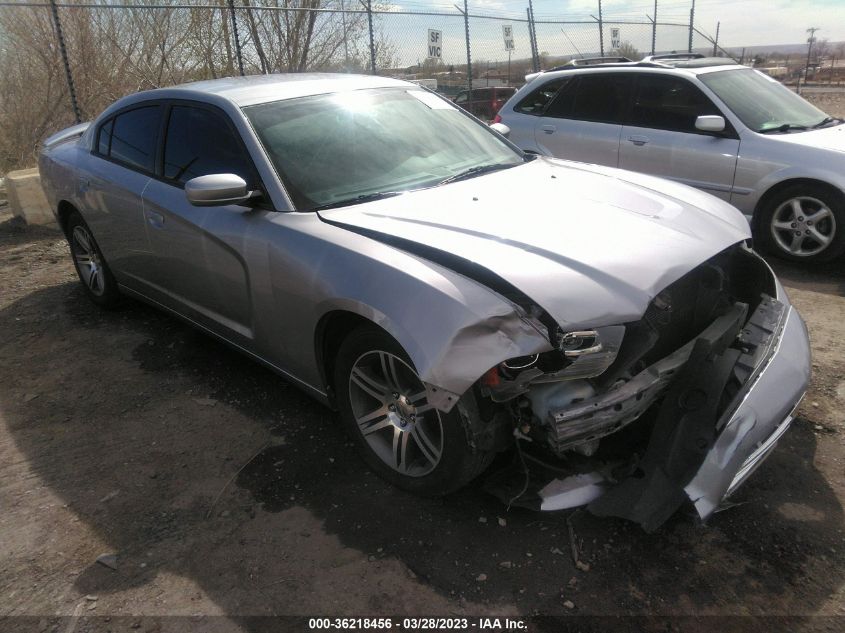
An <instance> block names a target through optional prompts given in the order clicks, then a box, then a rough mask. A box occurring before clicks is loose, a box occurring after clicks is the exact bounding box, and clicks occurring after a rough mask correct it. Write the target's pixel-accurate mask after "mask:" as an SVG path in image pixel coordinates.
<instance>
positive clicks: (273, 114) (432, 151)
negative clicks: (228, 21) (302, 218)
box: [244, 88, 524, 210]
mask: <svg viewBox="0 0 845 633" xmlns="http://www.w3.org/2000/svg"><path fill="white" fill-rule="evenodd" d="M244 112H245V113H246V115H247V117H248V118H249V120H250V121H251V122H252V125H253V127H254V128H255V131H256V133H257V134H258V137H259V138H260V139H261V142H262V143H263V145H264V148H265V150H266V151H267V154H268V155H269V157H270V160H271V161H272V162H273V165H274V166H275V168H276V170H277V172H278V174H279V177H280V178H281V179H282V182H283V183H284V184H285V186H286V187H287V190H288V193H289V194H290V196H291V198H292V199H293V202H294V204H295V205H296V207H297V208H298V209H300V210H306V209H316V208H319V207H325V206H342V205H343V204H354V203H356V202H361V201H363V200H366V199H374V198H377V197H384V196H387V195H391V194H394V195H395V194H396V193H401V192H404V191H410V190H412V189H420V188H423V187H430V186H434V185H436V184H438V183H441V182H442V181H444V180H456V179H458V178H460V177H471V176H473V175H475V174H481V173H485V172H486V171H491V170H493V169H497V168H505V167H510V166H513V165H517V164H520V163H522V162H523V161H524V159H523V156H522V155H521V154H520V153H519V152H517V151H516V150H514V149H513V148H512V147H511V146H509V145H508V144H507V143H505V142H504V141H503V140H501V139H500V138H499V137H498V136H496V135H495V134H493V133H491V132H490V131H489V130H488V129H487V128H486V127H485V126H484V125H481V124H479V123H478V122H476V121H474V120H473V119H471V118H470V117H468V116H466V115H465V114H463V113H462V112H461V111H460V110H458V109H457V108H455V106H453V105H452V104H450V103H449V102H448V101H446V100H444V99H441V98H440V97H438V96H437V95H435V94H432V93H430V92H427V91H425V90H421V89H405V88H387V89H384V88H382V89H370V90H356V91H354V92H341V93H334V94H326V95H316V96H311V97H300V98H296V99H288V100H284V101H276V102H272V103H263V104H260V105H255V106H249V107H246V108H244Z"/></svg>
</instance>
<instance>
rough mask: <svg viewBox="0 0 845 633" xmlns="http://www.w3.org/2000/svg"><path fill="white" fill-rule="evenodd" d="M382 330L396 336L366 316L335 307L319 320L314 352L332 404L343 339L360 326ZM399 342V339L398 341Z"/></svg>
mask: <svg viewBox="0 0 845 633" xmlns="http://www.w3.org/2000/svg"><path fill="white" fill-rule="evenodd" d="M364 326H367V327H373V328H375V329H378V330H381V331H382V332H384V333H385V334H387V335H388V336H390V337H391V338H392V339H394V340H396V337H395V336H394V335H393V334H391V333H390V332H388V331H387V330H385V329H384V328H383V327H381V326H380V325H378V324H377V323H376V322H375V321H373V320H372V319H370V318H367V317H366V316H364V315H362V314H360V313H357V312H352V311H351V310H345V309H335V310H331V311H329V312H327V313H326V314H324V315H323V316H322V317H320V320H319V321H318V322H317V326H316V328H315V330H314V354H315V358H316V359H317V365H318V368H319V371H320V378H321V380H322V382H323V384H324V385H325V386H326V394H327V396H328V399H329V402H330V404H331V405H332V406H333V407H334V406H335V394H334V385H333V382H334V380H333V376H334V370H335V361H336V359H337V351H338V349H339V348H340V346H341V344H342V343H343V341H344V340H345V339H346V338H347V337H348V336H349V335H350V334H351V333H352V332H353V331H355V330H356V329H358V328H360V327H364ZM397 343H398V341H397Z"/></svg>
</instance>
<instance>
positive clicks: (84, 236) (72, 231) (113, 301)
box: [66, 211, 120, 308]
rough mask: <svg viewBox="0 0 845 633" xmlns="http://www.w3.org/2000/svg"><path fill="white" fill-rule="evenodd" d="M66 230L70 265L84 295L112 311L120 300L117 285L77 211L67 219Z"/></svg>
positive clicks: (89, 230) (92, 236)
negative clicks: (83, 290) (71, 258)
mask: <svg viewBox="0 0 845 633" xmlns="http://www.w3.org/2000/svg"><path fill="white" fill-rule="evenodd" d="M66 228H67V240H68V244H69V245H70V254H71V257H73V265H74V268H76V274H77V275H79V281H80V282H82V287H83V288H85V294H87V295H88V298H89V299H91V301H93V302H94V303H96V304H97V305H99V306H102V307H104V308H113V307H115V306H116V305H117V303H118V301H119V300H120V291H119V290H118V289H117V281H115V279H114V276H113V275H112V273H111V270H109V267H108V264H107V263H106V260H105V258H104V257H103V254H102V252H101V251H100V247H99V246H98V245H97V241H96V240H95V239H94V235H93V234H92V233H91V229H89V228H88V225H87V224H86V223H85V220H83V219H82V216H81V215H80V214H79V212H78V211H73V212H72V213H71V214H70V215H69V216H68V219H67V225H66Z"/></svg>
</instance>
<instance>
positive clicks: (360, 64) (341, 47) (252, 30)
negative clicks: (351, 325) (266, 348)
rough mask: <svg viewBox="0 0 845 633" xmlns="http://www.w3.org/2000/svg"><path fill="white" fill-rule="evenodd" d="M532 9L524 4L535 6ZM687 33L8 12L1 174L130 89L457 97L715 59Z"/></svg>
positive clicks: (235, 4) (71, 6)
mask: <svg viewBox="0 0 845 633" xmlns="http://www.w3.org/2000/svg"><path fill="white" fill-rule="evenodd" d="M526 8H527V7H526ZM713 48H714V45H713V42H712V40H710V39H709V38H708V37H706V36H704V35H703V34H702V33H701V32H699V31H698V30H697V29H695V28H692V26H691V25H690V24H670V23H658V24H654V23H653V22H644V23H636V22H618V21H612V20H604V21H601V22H599V21H597V20H596V21H592V22H583V21H580V22H579V21H567V20H564V19H561V20H549V19H547V18H544V19H542V20H533V19H532V15H531V14H530V12H529V11H526V15H525V17H516V16H515V15H514V14H512V13H511V14H509V16H497V15H478V14H475V13H473V12H472V11H471V10H470V11H467V9H466V4H464V5H463V7H461V6H459V5H455V8H454V9H453V10H445V11H437V12H435V11H407V10H402V9H400V8H399V7H397V6H392V5H389V4H384V3H383V2H381V0H378V1H373V0H358V3H357V4H355V2H354V0H182V1H178V0H158V1H156V0H135V1H124V2H121V1H120V0H91V1H77V2H69V1H59V0H41V1H37V0H36V1H29V0H20V1H18V2H4V1H0V112H2V117H0V173H3V172H5V171H6V170H8V169H11V168H14V167H18V166H22V165H26V164H31V162H32V159H33V155H34V152H35V147H36V144H37V142H38V141H39V140H40V139H42V138H44V136H46V135H47V134H49V133H51V132H54V131H56V130H58V129H61V128H62V127H65V126H67V125H70V124H72V123H73V122H74V121H81V120H86V119H89V118H91V117H93V116H95V115H96V114H97V113H98V112H100V111H101V110H102V109H103V108H104V107H105V106H106V105H108V104H109V103H111V102H112V101H114V100H115V99H117V98H119V97H121V96H123V95H125V94H129V93H132V92H136V91H139V90H145V89H149V88H156V87H160V86H167V85H173V84H178V83H184V82H187V81H195V80H201V79H211V78H218V77H226V76H233V75H238V74H247V75H249V74H260V73H272V72H304V71H332V72H361V73H378V74H382V75H390V76H396V77H402V78H408V79H411V80H417V81H422V82H424V83H425V84H426V85H429V86H431V87H433V88H435V89H437V90H439V91H440V92H443V93H444V94H448V95H452V94H455V93H457V92H458V91H459V90H461V89H463V88H470V87H472V86H497V85H521V84H522V83H523V81H524V77H525V74H526V73H528V72H532V71H533V70H537V69H540V68H549V67H552V66H555V65H559V64H561V63H564V62H566V61H567V60H569V59H572V58H573V57H593V56H598V55H625V56H627V57H630V58H632V59H639V58H641V57H642V56H643V55H646V54H650V53H652V52H658V53H659V52H669V51H687V50H688V49H689V50H694V51H701V52H712V50H713Z"/></svg>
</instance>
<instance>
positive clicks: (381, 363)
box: [334, 327, 494, 496]
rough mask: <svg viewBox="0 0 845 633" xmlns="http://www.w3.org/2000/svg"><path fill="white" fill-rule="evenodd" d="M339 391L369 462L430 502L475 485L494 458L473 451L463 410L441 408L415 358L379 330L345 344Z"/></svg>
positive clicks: (347, 423)
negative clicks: (433, 403)
mask: <svg viewBox="0 0 845 633" xmlns="http://www.w3.org/2000/svg"><path fill="white" fill-rule="evenodd" d="M334 386H335V391H336V393H337V403H338V406H339V409H340V418H341V421H342V424H343V425H344V427H345V428H346V431H347V432H348V433H349V435H350V437H351V438H352V439H353V441H354V442H355V445H356V447H357V449H358V451H359V452H360V453H361V456H362V457H363V458H364V461H365V462H367V464H368V465H369V466H370V468H372V469H373V470H374V471H375V472H376V474H378V475H379V476H380V477H382V478H383V479H385V480H387V481H388V482H390V483H392V484H393V485H395V486H397V487H399V488H402V489H404V490H408V491H410V492H414V493H417V494H421V495H426V496H437V495H443V494H446V493H449V492H452V491H454V490H457V489H458V488H461V487H462V486H464V485H466V484H467V483H469V482H470V481H471V480H472V479H474V478H475V477H477V476H478V475H480V474H481V473H482V472H483V471H484V469H486V468H487V466H489V464H490V462H491V461H492V458H493V456H494V454H493V453H491V452H487V451H479V450H473V449H472V448H471V447H470V445H469V443H468V441H467V432H466V429H465V428H464V424H463V422H462V421H461V416H460V414H459V413H458V410H457V409H458V408H457V406H456V407H455V408H453V409H452V411H450V412H449V413H443V412H441V411H438V410H437V409H435V408H433V407H432V406H431V405H430V404H429V403H428V399H427V396H426V392H425V388H424V386H423V383H422V381H421V379H420V377H419V375H418V374H417V372H416V369H415V368H414V365H413V363H412V362H411V359H410V358H409V357H408V355H407V354H406V353H405V351H404V350H403V349H402V348H401V347H400V346H399V344H398V343H397V342H396V341H395V340H394V339H392V338H391V337H390V336H388V335H387V334H386V333H385V332H383V331H381V330H378V329H376V328H375V327H362V328H359V329H357V330H355V331H354V332H352V334H350V335H349V336H348V337H347V338H346V340H344V342H343V343H342V344H341V346H340V350H339V352H338V356H337V360H336V363H335V374H334Z"/></svg>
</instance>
